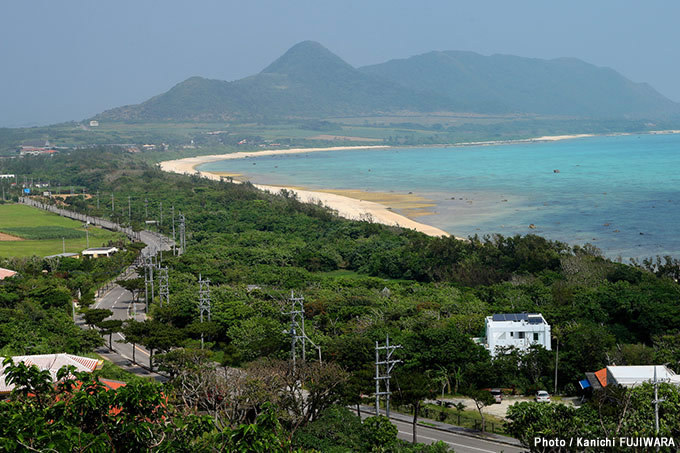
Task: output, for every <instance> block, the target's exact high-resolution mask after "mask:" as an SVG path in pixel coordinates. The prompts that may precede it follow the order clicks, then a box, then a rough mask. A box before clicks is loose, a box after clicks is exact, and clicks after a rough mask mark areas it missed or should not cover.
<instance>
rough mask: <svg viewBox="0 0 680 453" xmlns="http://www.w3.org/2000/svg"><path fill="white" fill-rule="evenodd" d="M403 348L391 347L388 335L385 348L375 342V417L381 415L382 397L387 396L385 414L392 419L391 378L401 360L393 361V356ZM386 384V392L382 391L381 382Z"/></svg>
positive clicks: (398, 346) (399, 346)
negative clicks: (397, 350)
mask: <svg viewBox="0 0 680 453" xmlns="http://www.w3.org/2000/svg"><path fill="white" fill-rule="evenodd" d="M399 348H401V345H390V336H389V335H388V336H387V338H386V340H385V346H379V345H378V342H377V341H376V342H375V415H376V416H378V415H379V410H380V396H381V395H385V413H386V414H387V418H389V417H390V395H392V392H391V391H390V378H391V377H392V376H391V374H390V373H392V370H393V369H394V366H395V365H396V364H397V363H400V362H401V360H394V359H392V354H393V353H394V351H395V350H396V349H399ZM382 351H385V359H384V360H383V359H382V357H381V356H382V354H381V352H382ZM382 373H384V374H382ZM381 381H382V382H385V390H384V391H381V390H380V389H381V387H382V386H381V385H380V382H381Z"/></svg>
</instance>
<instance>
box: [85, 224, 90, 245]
mask: <svg viewBox="0 0 680 453" xmlns="http://www.w3.org/2000/svg"><path fill="white" fill-rule="evenodd" d="M85 237H86V238H87V239H86V240H87V246H86V247H85V248H87V249H89V248H90V230H87V229H86V230H85Z"/></svg>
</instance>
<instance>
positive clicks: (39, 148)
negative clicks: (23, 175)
mask: <svg viewBox="0 0 680 453" xmlns="http://www.w3.org/2000/svg"><path fill="white" fill-rule="evenodd" d="M17 152H18V153H19V155H21V156H36V155H40V154H54V153H56V152H57V150H56V149H54V147H53V146H51V145H50V141H49V140H29V141H27V142H24V143H23V144H22V145H21V146H20V147H19V149H18V150H17Z"/></svg>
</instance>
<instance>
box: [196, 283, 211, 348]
mask: <svg viewBox="0 0 680 453" xmlns="http://www.w3.org/2000/svg"><path fill="white" fill-rule="evenodd" d="M198 312H199V314H200V315H201V324H203V315H204V314H206V315H207V317H208V322H210V279H206V280H203V278H202V277H201V274H198ZM201 349H203V332H202V331H201Z"/></svg>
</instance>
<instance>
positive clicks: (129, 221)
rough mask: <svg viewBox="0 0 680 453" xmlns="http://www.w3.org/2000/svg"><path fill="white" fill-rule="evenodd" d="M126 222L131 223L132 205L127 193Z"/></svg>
mask: <svg viewBox="0 0 680 453" xmlns="http://www.w3.org/2000/svg"><path fill="white" fill-rule="evenodd" d="M128 223H129V224H130V225H132V205H131V204H130V195H128Z"/></svg>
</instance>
